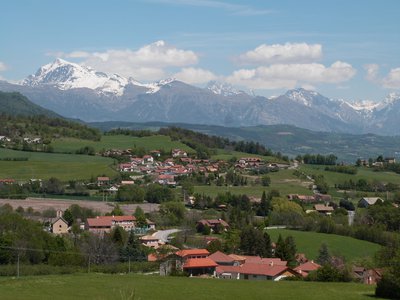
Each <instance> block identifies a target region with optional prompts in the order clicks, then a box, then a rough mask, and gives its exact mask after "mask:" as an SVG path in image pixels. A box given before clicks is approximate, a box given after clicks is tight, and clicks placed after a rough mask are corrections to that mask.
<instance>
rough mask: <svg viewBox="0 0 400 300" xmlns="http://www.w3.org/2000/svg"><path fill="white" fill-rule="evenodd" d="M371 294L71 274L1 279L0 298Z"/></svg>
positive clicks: (325, 286)
mask: <svg viewBox="0 0 400 300" xmlns="http://www.w3.org/2000/svg"><path fill="white" fill-rule="evenodd" d="M374 290H375V288H374V286H368V285H362V284H356V283H314V282H290V281H286V282H273V281H236V280H221V279H198V278H184V277H159V276H153V275H106V274H74V275H57V276H56V275H52V276H37V277H25V278H23V277H22V278H19V279H15V278H14V279H12V278H1V279H0V295H1V299H3V300H8V299H10V300H11V299H12V300H18V299H30V300H35V299H40V300H42V299H43V300H45V299H54V298H57V299H60V300H62V299H85V300H86V299H135V300H138V299H140V300H147V299H151V300H158V299H160V300H168V299H174V300H180V299H183V300H187V299H192V300H196V299H209V300H212V299H274V300H280V299H282V300H283V299H285V300H287V299H296V300H299V299H309V300H313V299H316V300H317V299H318V300H320V299H324V300H330V299H334V300H337V299H347V300H353V299H354V300H356V299H371V296H372V295H373V294H374ZM132 293H133V294H134V296H132Z"/></svg>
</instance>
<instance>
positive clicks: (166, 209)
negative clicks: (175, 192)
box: [160, 201, 185, 225]
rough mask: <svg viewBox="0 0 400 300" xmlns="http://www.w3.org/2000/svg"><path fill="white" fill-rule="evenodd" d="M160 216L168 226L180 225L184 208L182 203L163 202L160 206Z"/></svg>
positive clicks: (183, 215)
mask: <svg viewBox="0 0 400 300" xmlns="http://www.w3.org/2000/svg"><path fill="white" fill-rule="evenodd" d="M160 214H161V216H162V217H163V218H164V219H165V220H166V221H167V222H168V224H169V225H180V224H181V223H182V221H183V219H184V217H185V206H184V205H183V203H182V202H174V201H171V202H165V203H162V204H161V205H160Z"/></svg>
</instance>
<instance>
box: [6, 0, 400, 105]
mask: <svg viewBox="0 0 400 300" xmlns="http://www.w3.org/2000/svg"><path fill="white" fill-rule="evenodd" d="M0 11H1V17H0V41H1V42H0V79H2V80H8V81H17V80H21V79H23V78H25V77H26V76H27V75H29V74H33V73H35V72H36V70H37V69H38V68H39V67H40V66H42V65H44V64H47V63H50V62H52V61H53V60H55V59H56V58H57V57H59V58H63V59H65V60H67V61H71V62H76V63H79V64H82V65H86V66H90V67H92V68H93V69H95V70H98V71H102V72H107V73H117V74H119V75H122V76H125V77H133V78H135V79H136V80H138V81H141V82H153V81H158V80H161V79H165V78H176V79H178V80H181V81H183V82H186V83H189V84H193V85H197V86H204V85H206V84H207V82H208V81H210V80H216V81H220V82H225V83H229V84H231V85H232V86H234V87H237V88H239V89H243V90H245V91H252V92H254V93H255V94H257V95H263V96H275V95H280V94H282V93H284V92H285V91H286V90H288V89H293V88H299V87H302V88H306V89H310V90H315V91H317V92H319V93H321V94H323V95H325V96H327V97H330V98H340V99H345V100H349V101H359V100H372V101H376V102H377V101H382V100H383V99H384V98H385V97H386V96H387V95H388V94H389V93H392V92H400V18H399V16H398V14H399V12H400V1H398V0H351V1H349V0H335V1H321V0H318V1H314V0H302V1H298V0H279V1H272V0H264V1H255V0H254V1H251V0H248V1H240V0H237V1H225V0H113V1H103V0H65V1H62V0H35V1H34V0H2V1H1V3H0Z"/></svg>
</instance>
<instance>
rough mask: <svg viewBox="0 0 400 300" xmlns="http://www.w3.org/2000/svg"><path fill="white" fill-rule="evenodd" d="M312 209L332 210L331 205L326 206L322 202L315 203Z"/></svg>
mask: <svg viewBox="0 0 400 300" xmlns="http://www.w3.org/2000/svg"><path fill="white" fill-rule="evenodd" d="M314 209H315V210H317V211H334V208H333V207H332V206H326V205H324V204H315V205H314Z"/></svg>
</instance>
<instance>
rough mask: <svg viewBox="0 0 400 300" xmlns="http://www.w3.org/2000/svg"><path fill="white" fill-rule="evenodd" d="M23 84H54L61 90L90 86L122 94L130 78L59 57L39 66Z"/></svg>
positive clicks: (103, 91) (100, 90)
mask: <svg viewBox="0 0 400 300" xmlns="http://www.w3.org/2000/svg"><path fill="white" fill-rule="evenodd" d="M21 84H23V85H29V86H38V85H54V86H56V87H58V88H59V89H61V90H68V89H75V88H88V89H92V90H97V91H98V92H100V93H111V94H115V95H118V96H120V95H122V94H123V92H124V88H125V86H126V85H127V84H128V80H127V79H126V78H124V77H121V76H119V75H117V74H112V75H110V74H106V73H103V72H96V71H95V70H93V69H91V68H89V67H86V66H81V65H79V64H76V63H71V62H68V61H66V60H63V59H61V58H57V59H56V60H54V62H52V63H49V64H47V65H44V66H42V67H41V68H39V70H38V71H37V72H36V73H35V74H34V75H30V76H28V77H27V78H26V79H25V80H24V81H22V83H21Z"/></svg>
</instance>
